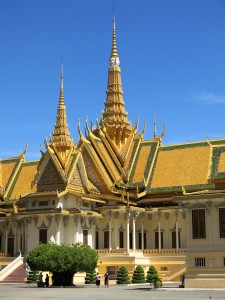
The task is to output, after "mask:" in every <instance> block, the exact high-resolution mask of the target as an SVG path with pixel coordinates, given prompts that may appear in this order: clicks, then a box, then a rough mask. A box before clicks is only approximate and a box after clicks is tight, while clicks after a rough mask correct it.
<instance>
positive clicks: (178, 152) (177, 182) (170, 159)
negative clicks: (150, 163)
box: [151, 146, 211, 188]
mask: <svg viewBox="0 0 225 300" xmlns="http://www.w3.org/2000/svg"><path fill="white" fill-rule="evenodd" d="M210 157H211V151H210V147H209V146H193V147H190V146H189V147H186V148H174V149H171V148H170V149H169V148H168V150H167V149H166V147H164V148H163V149H161V151H159V154H158V158H157V162H156V166H155V169H154V174H153V178H152V182H151V188H162V187H173V186H186V185H197V184H208V172H209V165H210Z"/></svg>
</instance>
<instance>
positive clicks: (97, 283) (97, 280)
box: [95, 273, 101, 288]
mask: <svg viewBox="0 0 225 300" xmlns="http://www.w3.org/2000/svg"><path fill="white" fill-rule="evenodd" d="M95 280H96V286H97V287H98V288H99V286H100V280H101V276H100V275H99V273H97V274H96V277H95Z"/></svg>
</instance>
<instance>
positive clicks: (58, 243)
mask: <svg viewBox="0 0 225 300" xmlns="http://www.w3.org/2000/svg"><path fill="white" fill-rule="evenodd" d="M55 221H56V226H57V231H56V239H55V240H56V244H57V245H60V243H61V236H60V226H59V225H60V216H59V215H55Z"/></svg>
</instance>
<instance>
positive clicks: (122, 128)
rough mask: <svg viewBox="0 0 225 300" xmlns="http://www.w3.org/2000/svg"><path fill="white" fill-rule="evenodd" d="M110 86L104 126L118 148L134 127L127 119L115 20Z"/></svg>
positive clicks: (107, 91)
mask: <svg viewBox="0 0 225 300" xmlns="http://www.w3.org/2000/svg"><path fill="white" fill-rule="evenodd" d="M109 64H110V66H109V70H108V85H107V90H106V101H105V103H104V104H105V109H104V111H103V113H102V125H104V126H105V128H106V131H107V133H108V135H109V136H110V138H111V139H112V140H113V141H114V142H115V143H116V145H117V146H118V147H121V146H123V145H124V144H125V143H126V140H127V138H128V137H129V135H130V133H131V132H132V129H133V128H132V125H131V124H130V122H129V121H128V119H127V114H128V113H127V111H126V110H125V106H124V100H123V91H122V82H121V74H120V73H121V70H120V67H119V65H120V60H119V55H118V51H117V45H116V22H115V17H114V18H113V34H112V50H111V55H110V59H109Z"/></svg>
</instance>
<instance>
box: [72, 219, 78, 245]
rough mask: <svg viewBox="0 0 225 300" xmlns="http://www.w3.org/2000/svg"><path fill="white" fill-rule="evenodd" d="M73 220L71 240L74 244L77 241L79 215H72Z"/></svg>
mask: <svg viewBox="0 0 225 300" xmlns="http://www.w3.org/2000/svg"><path fill="white" fill-rule="evenodd" d="M73 221H74V237H73V242H74V244H76V243H78V223H79V216H77V215H75V216H74V217H73Z"/></svg>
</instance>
